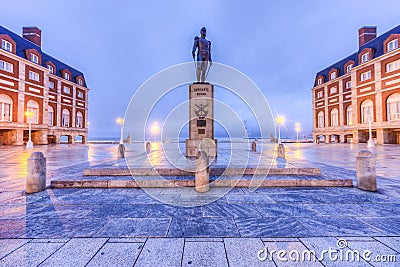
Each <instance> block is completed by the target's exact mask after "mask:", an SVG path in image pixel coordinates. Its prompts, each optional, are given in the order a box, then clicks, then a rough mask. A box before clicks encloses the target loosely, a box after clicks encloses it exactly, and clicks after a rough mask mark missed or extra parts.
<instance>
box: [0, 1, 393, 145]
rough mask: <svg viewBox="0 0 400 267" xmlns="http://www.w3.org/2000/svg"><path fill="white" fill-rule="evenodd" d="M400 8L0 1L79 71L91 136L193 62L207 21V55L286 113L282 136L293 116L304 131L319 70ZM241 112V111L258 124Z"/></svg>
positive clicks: (13, 24) (10, 24)
mask: <svg viewBox="0 0 400 267" xmlns="http://www.w3.org/2000/svg"><path fill="white" fill-rule="evenodd" d="M399 10H400V2H399V1H398V0H380V1H369V0H364V1H356V0H336V1H321V0H304V1H295V0H292V1H289V0H281V1H232V0H226V1H215V0H210V1H206V0H202V1H184V0H182V1H175V0H169V1H153V0H146V1H128V0H124V1H100V0H97V1H94V0H93V1H92V0H84V1H83V0H68V1H64V0H57V1H54V0H34V1H33V0H31V1H28V0H18V1H1V8H0V18H1V19H0V21H1V25H2V26H4V27H6V28H8V29H10V30H11V31H13V32H15V33H17V34H19V35H21V32H22V27H23V26H37V27H38V28H40V29H41V30H42V50H43V51H45V52H46V53H48V54H50V55H52V56H53V57H55V58H57V59H59V60H61V61H63V62H65V63H67V64H69V65H70V66H72V67H74V68H76V69H78V70H80V71H82V72H83V73H84V75H85V79H86V82H87V85H88V87H89V88H90V93H89V122H90V125H89V137H92V138H94V137H118V135H119V127H118V125H117V124H116V118H117V117H120V116H123V115H124V113H125V110H126V109H127V106H128V104H129V102H130V100H131V98H132V96H133V94H134V93H135V91H136V90H137V89H138V88H139V87H140V85H141V84H143V83H144V82H145V81H146V80H147V79H149V78H150V77H151V76H152V75H154V74H156V73H158V72H159V71H161V70H163V69H165V68H168V67H170V66H173V65H176V64H180V63H184V62H190V61H192V57H191V49H192V44H193V38H194V36H195V35H198V34H199V30H200V28H201V27H203V26H205V27H207V38H208V39H209V40H211V42H212V57H213V61H215V62H219V63H222V64H226V65H228V66H231V67H233V68H235V69H237V70H239V71H240V72H242V73H243V74H245V75H247V76H248V77H249V78H250V79H251V80H252V81H254V83H255V84H256V85H257V86H258V87H259V88H260V90H261V91H262V92H263V94H264V96H265V97H266V99H267V101H268V103H269V105H270V108H271V111H272V114H273V115H274V116H275V115H276V114H282V115H284V116H285V118H286V123H285V129H283V130H282V136H288V137H293V136H295V133H294V124H295V122H299V123H300V124H301V128H302V131H301V135H303V134H304V135H307V134H310V133H311V131H312V116H311V113H312V106H311V88H312V87H313V83H314V79H315V74H316V73H317V72H318V71H319V70H322V69H324V68H326V67H328V66H329V65H331V64H333V63H335V62H336V61H339V60H340V59H342V58H344V57H346V56H348V55H349V54H351V53H353V52H355V51H357V50H358V29H359V28H360V27H362V26H377V28H378V35H380V34H382V33H384V32H386V31H388V30H390V29H392V28H393V27H395V26H397V25H399V24H400V13H399ZM211 71H212V69H211ZM193 79H195V76H194V71H193ZM216 90H217V92H216V97H217V98H219V100H220V101H222V102H224V103H226V104H228V105H232V108H233V109H235V110H241V108H240V105H241V103H240V101H238V99H236V98H235V96H233V95H231V94H229V93H227V92H225V93H224V89H222V88H216ZM219 90H220V91H219ZM243 90H246V89H245V88H244V89H243ZM174 94H175V96H174ZM187 94H188V93H187V87H186V86H181V88H177V89H175V90H174V92H172V93H171V95H169V96H167V97H166V99H164V100H162V101H160V103H159V104H158V105H157V107H156V108H155V109H154V110H153V111H152V112H151V116H153V117H151V119H152V120H158V121H160V124H162V123H163V122H162V120H163V119H164V118H165V114H163V113H168V112H170V110H171V109H172V108H173V107H174V106H176V105H179V104H180V103H181V102H182V101H185V100H186V98H187ZM163 105H165V106H163ZM266 112H269V111H267V110H266ZM246 114H247V113H246V112H243V113H242V114H241V116H243V117H241V118H240V119H243V120H244V119H245V120H247V121H248V124H249V131H250V132H252V131H253V132H257V130H256V129H255V128H256V127H255V126H254V125H253V121H252V117H251V116H247V115H246ZM144 115H145V114H138V116H144ZM215 116H216V117H217V118H218V117H219V116H223V114H218V113H216V114H215ZM252 127H254V129H252ZM237 134H238V135H240V131H238V133H237ZM133 135H134V133H133ZM267 135H268V136H269V134H267Z"/></svg>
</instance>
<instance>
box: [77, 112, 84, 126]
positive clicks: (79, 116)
mask: <svg viewBox="0 0 400 267" xmlns="http://www.w3.org/2000/svg"><path fill="white" fill-rule="evenodd" d="M82 125H83V115H82V112H80V111H78V112H77V113H76V127H77V128H82Z"/></svg>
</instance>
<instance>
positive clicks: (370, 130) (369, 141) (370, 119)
mask: <svg viewBox="0 0 400 267" xmlns="http://www.w3.org/2000/svg"><path fill="white" fill-rule="evenodd" d="M371 121H372V118H371V111H370V110H368V130H369V139H368V144H367V147H375V143H374V140H373V139H372V125H371V124H372V122H371Z"/></svg>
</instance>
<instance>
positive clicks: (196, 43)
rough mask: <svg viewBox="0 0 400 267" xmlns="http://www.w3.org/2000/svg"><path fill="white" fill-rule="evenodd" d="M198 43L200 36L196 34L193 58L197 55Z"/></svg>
mask: <svg viewBox="0 0 400 267" xmlns="http://www.w3.org/2000/svg"><path fill="white" fill-rule="evenodd" d="M198 43H199V37H198V36H196V37H194V42H193V48H192V56H193V58H194V57H195V55H196V49H197V46H198Z"/></svg>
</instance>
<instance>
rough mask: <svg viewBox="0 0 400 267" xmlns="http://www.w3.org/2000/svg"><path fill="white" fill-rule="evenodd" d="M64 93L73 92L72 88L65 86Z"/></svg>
mask: <svg viewBox="0 0 400 267" xmlns="http://www.w3.org/2000/svg"><path fill="white" fill-rule="evenodd" d="M63 93H65V94H69V95H70V94H71V88H69V87H68V86H64V87H63Z"/></svg>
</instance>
